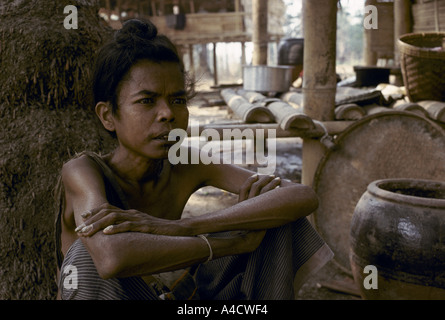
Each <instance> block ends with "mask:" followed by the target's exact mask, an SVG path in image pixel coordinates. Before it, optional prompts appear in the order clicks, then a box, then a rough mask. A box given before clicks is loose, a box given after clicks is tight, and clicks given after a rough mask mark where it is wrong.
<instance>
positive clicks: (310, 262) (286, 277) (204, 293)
mask: <svg viewBox="0 0 445 320" xmlns="http://www.w3.org/2000/svg"><path fill="white" fill-rule="evenodd" d="M332 257H333V253H332V251H331V250H330V249H329V247H327V245H326V244H325V242H324V241H323V240H322V239H321V238H320V236H319V235H318V233H317V232H316V231H315V230H314V228H313V227H312V225H311V224H310V223H309V221H308V220H307V219H306V218H300V219H299V220H297V221H296V222H294V223H290V224H287V225H285V226H282V227H279V228H275V229H270V230H268V231H267V232H266V235H265V237H264V239H263V241H262V242H261V244H260V246H259V247H258V248H257V249H256V250H255V251H253V252H252V253H249V254H243V255H238V256H229V257H224V258H220V259H217V260H214V261H210V262H208V263H206V264H203V265H201V266H200V268H199V269H198V271H197V275H196V283H197V286H198V293H199V296H200V298H201V299H203V300H292V299H294V298H295V296H296V295H297V294H298V289H299V287H300V286H301V284H302V283H304V282H305V281H306V279H307V278H308V277H309V276H310V275H311V274H313V273H314V272H316V271H318V269H319V268H321V267H322V266H323V265H324V264H325V263H326V262H327V261H329V260H330V259H331V258H332Z"/></svg>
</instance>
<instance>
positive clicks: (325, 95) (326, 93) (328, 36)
mask: <svg viewBox="0 0 445 320" xmlns="http://www.w3.org/2000/svg"><path fill="white" fill-rule="evenodd" d="M303 8H304V12H303V25H304V26H303V30H304V39H305V41H304V61H303V69H304V74H303V108H304V113H305V114H306V115H308V116H309V117H310V118H311V119H313V120H318V121H331V120H334V118H335V113H334V109H335V93H336V86H337V79H336V72H335V57H336V33H337V0H304V1H303ZM325 150H326V149H325V147H324V145H323V144H322V143H321V142H320V141H319V140H315V139H303V159H302V160H303V169H302V183H303V184H305V185H308V186H312V184H313V179H314V176H315V173H316V169H317V167H318V163H319V162H320V160H321V158H322V157H323V155H324V153H325Z"/></svg>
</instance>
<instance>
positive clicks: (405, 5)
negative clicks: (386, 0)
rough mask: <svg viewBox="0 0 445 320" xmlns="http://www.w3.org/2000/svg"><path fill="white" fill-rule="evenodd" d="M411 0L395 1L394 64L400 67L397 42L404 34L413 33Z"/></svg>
mask: <svg viewBox="0 0 445 320" xmlns="http://www.w3.org/2000/svg"><path fill="white" fill-rule="evenodd" d="M412 25H413V22H412V17H411V0H395V1H394V38H395V39H394V62H395V64H396V65H400V54H399V48H398V46H397V42H398V40H399V37H400V36H401V35H403V34H406V33H410V32H412Z"/></svg>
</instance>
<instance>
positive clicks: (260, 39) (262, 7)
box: [252, 0, 268, 65]
mask: <svg viewBox="0 0 445 320" xmlns="http://www.w3.org/2000/svg"><path fill="white" fill-rule="evenodd" d="M252 23H253V32H252V42H253V57H252V64H253V65H267V38H268V34H267V32H268V31H267V23H268V22H267V0H252Z"/></svg>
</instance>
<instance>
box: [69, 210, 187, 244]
mask: <svg viewBox="0 0 445 320" xmlns="http://www.w3.org/2000/svg"><path fill="white" fill-rule="evenodd" d="M82 218H83V219H84V223H83V224H81V225H80V226H78V227H77V228H76V230H75V231H76V232H77V233H78V235H79V236H83V237H88V236H92V235H93V234H95V233H96V232H98V231H100V230H103V233H105V234H115V233H121V232H143V233H152V234H160V235H170V236H186V235H188V234H187V230H186V229H185V228H184V227H181V226H180V224H179V223H178V221H177V220H167V219H161V218H156V217H153V216H150V215H149V214H147V213H144V212H140V211H137V210H132V209H131V210H123V209H120V208H118V207H115V206H112V205H110V204H109V203H104V204H102V205H101V206H100V207H99V208H96V209H93V210H91V211H88V212H85V213H84V214H82Z"/></svg>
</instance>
